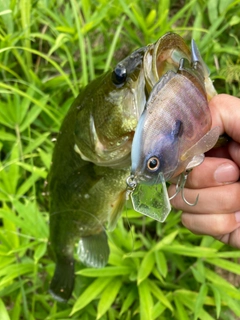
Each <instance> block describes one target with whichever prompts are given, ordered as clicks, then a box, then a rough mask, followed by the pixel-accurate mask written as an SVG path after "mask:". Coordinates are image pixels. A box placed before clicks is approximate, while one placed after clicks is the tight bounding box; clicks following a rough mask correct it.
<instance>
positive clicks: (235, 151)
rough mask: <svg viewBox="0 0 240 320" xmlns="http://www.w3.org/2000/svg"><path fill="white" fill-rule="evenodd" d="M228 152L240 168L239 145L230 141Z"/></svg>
mask: <svg viewBox="0 0 240 320" xmlns="http://www.w3.org/2000/svg"><path fill="white" fill-rule="evenodd" d="M228 151H229V154H230V156H231V158H232V159H233V161H234V162H235V163H236V164H237V165H238V166H239V167H240V144H239V143H237V142H235V141H231V142H230V143H229V146H228Z"/></svg>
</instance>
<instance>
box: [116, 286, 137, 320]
mask: <svg viewBox="0 0 240 320" xmlns="http://www.w3.org/2000/svg"><path fill="white" fill-rule="evenodd" d="M137 298H138V294H137V291H136V287H135V286H133V287H132V289H131V290H130V291H129V292H128V294H127V297H126V298H125V299H124V301H123V304H122V308H121V311H120V316H122V315H123V313H124V312H126V311H127V310H128V309H129V308H130V307H131V305H132V304H133V302H134V301H136V299H137Z"/></svg>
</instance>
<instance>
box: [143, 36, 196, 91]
mask: <svg viewBox="0 0 240 320" xmlns="http://www.w3.org/2000/svg"><path fill="white" fill-rule="evenodd" d="M181 58H186V59H187V60H188V61H189V62H190V61H191V52H190V49H189V47H188V46H187V45H186V43H185V41H184V40H183V38H181V37H180V36H179V35H177V34H175V33H171V32H169V33H167V34H165V35H164V36H163V37H161V38H160V39H159V40H158V41H157V42H156V43H154V44H153V45H149V49H148V50H147V51H146V52H145V54H144V59H143V65H144V73H145V79H146V91H147V92H148V94H150V92H151V90H152V88H153V86H154V85H155V84H156V83H157V82H158V81H159V79H160V78H161V77H162V76H163V75H164V74H165V73H166V72H167V71H169V70H172V71H175V72H177V70H178V68H179V62H180V60H181Z"/></svg>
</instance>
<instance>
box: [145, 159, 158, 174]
mask: <svg viewBox="0 0 240 320" xmlns="http://www.w3.org/2000/svg"><path fill="white" fill-rule="evenodd" d="M159 167H160V161H159V159H158V158H157V157H151V158H150V159H149V160H148V162H147V168H148V170H150V171H156V170H158V168H159Z"/></svg>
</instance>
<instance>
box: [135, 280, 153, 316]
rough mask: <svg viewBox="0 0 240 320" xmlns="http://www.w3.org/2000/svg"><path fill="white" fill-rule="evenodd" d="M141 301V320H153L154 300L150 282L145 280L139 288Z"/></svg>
mask: <svg viewBox="0 0 240 320" xmlns="http://www.w3.org/2000/svg"><path fill="white" fill-rule="evenodd" d="M138 291H139V299H140V319H141V320H152V311H153V300H152V295H151V290H150V287H149V285H148V280H147V279H146V280H144V281H142V282H141V283H140V285H139V286H138Z"/></svg>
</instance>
